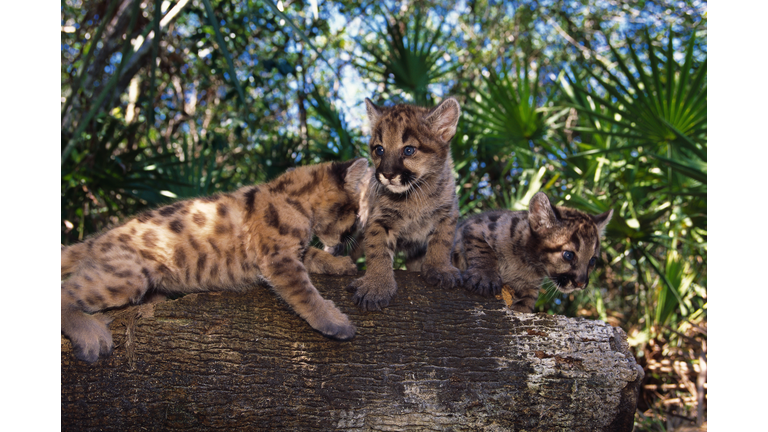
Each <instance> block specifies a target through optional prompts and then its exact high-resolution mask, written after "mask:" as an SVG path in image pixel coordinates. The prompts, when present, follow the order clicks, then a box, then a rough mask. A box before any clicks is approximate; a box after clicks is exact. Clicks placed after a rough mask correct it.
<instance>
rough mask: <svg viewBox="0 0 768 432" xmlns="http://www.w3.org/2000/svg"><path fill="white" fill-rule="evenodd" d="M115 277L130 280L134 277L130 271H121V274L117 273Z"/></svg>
mask: <svg viewBox="0 0 768 432" xmlns="http://www.w3.org/2000/svg"><path fill="white" fill-rule="evenodd" d="M115 276H117V277H119V278H129V277H131V276H133V272H132V271H130V270H123V271H119V272H117V273H115Z"/></svg>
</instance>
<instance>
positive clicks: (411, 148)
mask: <svg viewBox="0 0 768 432" xmlns="http://www.w3.org/2000/svg"><path fill="white" fill-rule="evenodd" d="M414 153H416V147H414V146H405V148H404V149H403V154H404V155H406V156H413V154H414Z"/></svg>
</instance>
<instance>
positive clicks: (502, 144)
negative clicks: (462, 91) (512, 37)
mask: <svg viewBox="0 0 768 432" xmlns="http://www.w3.org/2000/svg"><path fill="white" fill-rule="evenodd" d="M513 66H514V70H510V68H509V66H508V65H507V63H506V62H503V61H502V62H501V71H500V72H496V70H495V69H494V68H489V69H488V71H487V75H484V78H483V84H484V85H483V87H484V88H475V91H476V92H477V94H478V95H479V99H476V100H474V101H470V103H468V104H467V106H466V107H465V111H466V112H467V114H468V116H467V122H468V123H469V124H470V125H471V127H472V129H473V130H474V131H475V133H476V134H477V135H478V136H481V137H482V138H481V139H480V142H479V143H478V146H479V148H478V151H480V150H482V151H486V152H490V153H492V154H498V153H499V152H503V153H509V152H512V151H515V152H516V153H518V154H519V155H527V156H528V157H535V155H534V154H533V152H532V151H531V147H530V143H531V142H537V144H539V145H543V146H545V147H547V146H548V145H547V143H545V142H544V141H543V140H541V138H543V137H544V136H545V134H546V130H547V118H546V116H545V113H544V112H543V111H542V110H541V108H539V103H540V102H541V101H540V95H539V73H538V71H537V72H536V75H535V77H534V78H533V79H531V78H530V77H529V69H528V62H527V61H523V62H522V66H521V64H520V62H519V61H518V60H517V59H515V61H514V65H513ZM480 147H482V149H481V148H480ZM528 162H532V161H526V163H528ZM529 165H530V164H529Z"/></svg>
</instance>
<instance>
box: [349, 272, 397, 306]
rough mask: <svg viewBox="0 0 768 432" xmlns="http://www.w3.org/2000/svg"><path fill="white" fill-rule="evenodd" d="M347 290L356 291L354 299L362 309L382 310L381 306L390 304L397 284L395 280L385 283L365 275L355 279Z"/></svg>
mask: <svg viewBox="0 0 768 432" xmlns="http://www.w3.org/2000/svg"><path fill="white" fill-rule="evenodd" d="M347 291H349V292H354V295H352V301H353V302H354V303H355V304H356V305H358V306H359V307H360V309H362V310H366V311H380V310H381V308H385V307H387V306H389V300H390V299H391V298H392V296H393V295H394V294H395V291H397V284H396V283H395V281H394V280H392V281H387V282H383V283H380V282H375V281H373V280H371V279H367V278H366V277H365V276H364V277H361V278H358V279H355V280H353V281H352V282H351V283H350V284H349V285H348V286H347Z"/></svg>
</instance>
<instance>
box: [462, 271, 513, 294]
mask: <svg viewBox="0 0 768 432" xmlns="http://www.w3.org/2000/svg"><path fill="white" fill-rule="evenodd" d="M463 276H464V288H466V289H467V291H470V292H473V293H477V294H480V295H484V296H492V295H498V294H501V287H502V285H503V283H502V281H501V276H499V274H498V273H497V272H496V270H492V269H489V270H485V269H468V270H467V271H465V272H464V274H463Z"/></svg>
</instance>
